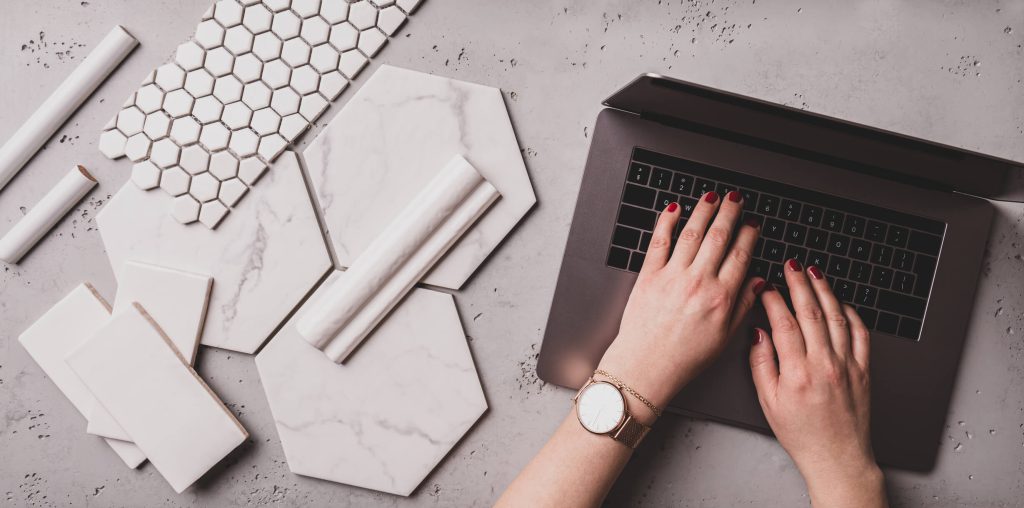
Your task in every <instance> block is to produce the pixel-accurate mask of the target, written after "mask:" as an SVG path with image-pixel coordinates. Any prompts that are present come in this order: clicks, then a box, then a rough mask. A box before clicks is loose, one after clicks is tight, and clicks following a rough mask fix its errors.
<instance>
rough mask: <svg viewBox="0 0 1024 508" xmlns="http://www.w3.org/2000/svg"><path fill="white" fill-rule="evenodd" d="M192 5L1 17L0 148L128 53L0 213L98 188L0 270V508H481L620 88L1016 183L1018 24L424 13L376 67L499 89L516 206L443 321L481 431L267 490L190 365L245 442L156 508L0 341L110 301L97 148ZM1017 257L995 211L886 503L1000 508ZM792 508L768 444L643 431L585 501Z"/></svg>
mask: <svg viewBox="0 0 1024 508" xmlns="http://www.w3.org/2000/svg"><path fill="white" fill-rule="evenodd" d="M208 3H209V0H155V1H149V2H145V6H143V4H144V2H141V1H131V0H88V1H79V0H74V1H68V0H61V1H57V0H49V1H37V0H4V2H3V6H4V8H5V12H4V14H3V15H0V66H2V67H0V68H2V69H4V71H3V72H0V139H6V138H7V137H8V136H9V135H10V134H11V133H12V132H14V130H15V128H16V127H17V125H19V123H20V122H21V121H23V120H24V119H25V118H26V117H27V116H28V115H29V113H30V112H31V111H32V110H33V109H34V108H35V106H36V105H37V104H38V103H39V102H41V101H42V99H43V98H44V97H45V96H46V95H47V94H48V93H49V91H50V90H52V89H53V88H54V87H55V86H56V85H57V83H58V82H59V81H60V80H61V79H62V78H63V76H64V75H66V74H67V73H68V72H70V71H71V69H72V68H73V67H74V65H76V64H77V63H78V62H79V61H80V60H81V59H82V58H83V57H84V56H85V55H86V54H87V52H88V50H89V48H90V47H92V45H93V44H95V43H96V42H97V41H98V40H99V39H100V38H101V37H102V36H103V35H104V34H105V33H106V32H107V30H108V29H109V28H110V27H111V25H112V24H114V23H121V24H124V25H125V26H126V27H127V28H128V29H129V30H130V31H132V32H133V33H134V34H136V35H137V36H138V37H139V38H140V39H141V41H142V46H141V47H140V48H139V49H138V50H136V52H135V53H134V54H133V55H132V56H131V57H130V58H129V60H128V61H127V63H126V64H125V65H124V66H123V67H122V68H121V69H120V70H119V71H117V73H116V74H115V75H114V76H113V78H112V79H111V80H109V81H108V82H107V83H106V84H105V85H104V86H103V88H101V89H100V90H99V92H98V93H97V94H95V95H94V96H93V97H92V98H91V99H90V100H89V101H88V102H87V103H86V105H85V106H84V107H83V108H82V109H81V110H80V111H79V112H78V114H76V115H75V116H74V117H73V118H72V119H71V121H70V122H69V123H68V124H67V125H65V126H64V128H62V129H61V131H60V132H59V133H58V134H57V135H56V136H55V137H54V139H53V140H51V141H50V142H49V144H48V145H47V147H46V149H45V150H44V151H43V152H41V153H40V154H39V156H37V157H36V158H35V160H34V161H33V162H32V163H31V165H30V166H29V167H27V168H26V169H25V170H24V171H23V172H22V174H21V175H20V176H18V177H17V178H16V179H15V180H14V181H13V182H12V183H11V184H10V186H8V187H7V188H6V189H4V192H3V193H2V195H0V231H6V230H7V229H8V228H10V226H11V224H13V222H14V221H15V220H17V218H19V217H20V216H21V215H22V214H23V213H24V210H25V208H26V207H30V206H32V204H33V203H35V202H36V201H37V200H38V199H39V198H40V197H41V196H42V195H43V194H44V192H45V191H46V190H47V189H48V187H49V186H50V185H51V184H52V183H53V182H55V181H56V180H57V179H58V178H59V177H60V176H61V175H62V174H63V173H64V172H65V171H66V170H67V168H68V166H69V165H70V164H72V163H83V164H85V165H86V166H87V167H89V168H91V169H93V171H94V174H97V175H98V177H99V179H100V180H101V186H100V188H99V189H98V190H96V191H95V192H94V193H93V194H92V195H91V197H90V198H88V199H87V200H86V202H84V203H83V204H82V205H81V206H79V207H78V208H77V209H76V210H75V211H74V212H73V213H72V214H71V216H70V217H69V218H68V219H67V220H65V221H64V222H63V223H62V224H61V225H60V226H59V228H57V230H56V231H55V232H54V233H53V234H52V235H50V237H48V238H47V239H46V240H45V241H43V242H42V244H41V245H40V247H39V248H38V249H36V250H35V251H34V252H32V253H31V254H30V255H29V256H28V257H27V258H26V260H25V262H24V264H22V265H20V266H18V267H6V266H5V267H3V269H2V270H0V411H2V416H0V504H2V505H5V506H63V505H76V506H242V505H282V506H298V505H314V506H324V505H328V504H331V505H337V506H349V505H350V506H366V505H371V504H380V505H427V506H430V505H445V506H452V505H456V506H477V505H489V504H490V503H492V502H493V500H494V499H495V497H496V496H497V494H498V493H499V492H500V491H501V490H502V489H503V488H504V487H505V485H507V484H508V482H510V481H511V479H512V478H513V476H514V475H515V474H516V473H517V472H518V470H519V469H520V468H521V467H522V466H523V465H524V464H525V463H526V461H527V460H529V458H530V457H531V456H532V455H533V453H534V452H535V451H536V450H537V449H538V448H539V447H540V446H541V444H542V443H543V442H544V441H545V440H546V439H547V437H548V435H549V433H550V432H551V431H552V429H554V427H555V426H556V425H557V423H558V422H559V421H560V419H561V418H562V416H563V415H564V414H565V412H566V411H567V410H568V408H569V396H570V393H569V392H568V391H567V390H561V389H556V388H554V387H551V386H546V385H545V384H544V383H542V382H540V381H539V380H538V379H537V377H536V375H535V374H534V366H535V363H536V355H537V351H538V350H539V344H540V341H541V337H542V333H543V327H544V323H545V319H546V316H547V310H548V305H549V303H550V298H551V294H552V292H553V287H554V281H555V276H556V274H557V271H558V266H559V262H560V258H561V251H562V246H563V244H564V241H565V238H566V235H567V232H568V226H569V222H570V220H571V216H572V210H573V206H574V202H575V199H574V198H575V195H576V192H577V189H578V186H579V180H580V176H581V174H582V166H583V161H584V159H585V156H586V150H587V146H588V143H589V141H590V140H589V134H590V128H591V126H592V124H593V121H594V118H595V115H596V114H597V112H598V110H599V103H600V101H601V100H602V99H603V98H604V97H605V96H606V95H607V94H609V93H610V92H612V91H613V90H615V89H616V88H618V87H619V86H620V85H622V84H623V83H625V82H626V81H628V80H629V79H630V78H632V77H634V76H635V75H636V74H638V73H640V72H647V71H650V72H660V73H664V74H668V75H672V76H677V77H681V78H685V79H689V80H693V81H697V82H701V83H705V84H708V85H713V86H718V87H722V88H726V89H728V90H731V91H735V92H739V93H744V94H749V95H753V96H756V97H760V98H763V99H768V100H772V101H777V102H782V103H785V104H789V105H794V106H797V107H800V108H804V109H810V110H813V111H816V112H819V113H825V114H829V115H835V116H839V117H842V118H846V119H849V120H853V121H858V122H863V123H868V124H872V125H876V126H879V127H883V128H887V129H892V130H896V131H900V132H905V133H908V134H912V135H916V136H921V137H925V138H929V139H934V140H937V141H940V142H945V143H949V144H953V145H957V146H961V147H965V148H969V149H976V150H981V151H984V152H988V153H992V154H995V155H999V156H1003V157H1008V158H1013V159H1017V160H1024V143H1022V141H1024V81H1022V80H1024V49H1022V42H1024V2H1020V1H1016V2H995V1H977V0H965V1H923V0H919V1H895V0H870V1H869V0H865V1H855V2H850V1H831V2H820V1H817V2H816V1H807V0H805V1H770V0H760V1H758V0H741V1H736V2H729V1H722V0H718V1H689V0H672V1H668V0H662V1H653V0H644V1H640V0H575V1H573V0H520V1H497V0H486V1H483V0H428V1H427V2H426V4H424V7H423V8H422V9H421V10H420V11H419V13H417V15H416V16H415V17H414V18H413V21H412V23H411V24H410V25H407V26H406V27H405V28H403V30H402V32H401V34H400V37H399V38H398V40H396V41H394V42H393V43H392V44H391V45H390V46H389V47H387V48H385V50H384V51H383V52H382V54H381V58H379V59H378V60H377V62H376V63H378V64H379V63H380V62H382V61H386V62H388V63H390V64H395V65H401V66H407V67H410V68H413V69H418V70H425V71H429V72H434V73H438V74H441V75H445V76H450V77H455V78H460V79H466V80H471V81H477V82H481V83H486V84H490V85H495V86H499V87H501V88H502V89H503V90H504V91H505V98H506V102H507V103H508V106H509V108H510V110H511V113H512V118H513V121H514V123H515V126H516V129H517V132H518V135H519V142H520V144H521V146H522V149H523V153H524V155H525V157H526V161H527V165H528V167H529V169H530V173H531V177H532V178H533V182H534V185H535V187H536V190H537V194H538V196H539V199H540V205H539V206H538V207H537V208H536V209H534V211H533V212H532V213H531V214H529V215H528V216H527V217H526V219H525V220H524V221H523V223H522V225H521V226H520V227H519V228H518V229H517V230H516V231H515V232H514V233H513V234H512V235H511V236H510V237H509V238H508V239H507V241H506V242H505V243H504V244H503V245H502V247H501V248H500V249H499V250H498V251H497V252H496V253H495V255H494V256H492V258H491V259H490V260H489V262H488V263H486V264H485V265H484V267H483V268H482V269H481V270H480V272H478V274H477V275H476V276H475V278H474V279H472V280H471V282H470V283H469V285H468V287H467V288H466V289H465V290H464V291H463V292H462V293H461V294H460V296H459V299H458V304H459V307H460V309H459V310H460V312H461V315H462V319H463V322H464V325H465V327H466V331H467V333H468V335H470V337H471V347H472V349H473V354H474V356H475V358H476V361H477V364H478V367H479V370H480V372H481V376H482V378H483V384H484V389H485V391H486V393H487V397H488V400H489V402H490V405H491V410H490V412H489V413H488V414H487V415H485V416H484V417H483V419H482V420H481V421H480V423H479V424H478V425H477V426H476V427H475V428H474V429H473V431H472V432H471V433H470V434H469V435H468V436H467V437H466V438H465V439H464V440H463V441H462V442H461V443H460V444H459V445H458V446H457V447H456V448H455V449H454V450H453V451H452V453H451V454H450V455H449V457H448V458H447V459H446V460H445V461H444V462H443V463H442V464H441V465H440V466H439V467H438V469H437V470H436V471H435V472H434V473H433V474H432V475H430V476H429V477H428V478H427V479H426V481H424V483H423V485H422V486H421V487H420V488H419V489H418V490H417V492H416V493H415V495H414V496H412V497H411V498H409V499H403V498H397V497H391V496H387V495H382V494H377V493H374V492H368V491H364V490H360V489H354V488H350V487H345V486H341V485H337V484H333V483H328V482H323V481H317V480H312V479H308V478H302V477H299V476H296V475H293V474H291V473H289V472H288V467H287V465H286V464H285V462H284V456H283V454H282V451H281V446H280V443H279V441H278V439H277V436H276V434H275V432H274V427H273V424H272V422H271V418H270V412H269V410H268V408H267V404H266V401H265V399H264V397H263V392H262V390H261V389H260V381H259V379H258V378H257V376H256V370H255V368H254V366H253V362H252V358H250V357H248V356H246V355H241V354H236V353H228V352H224V351H215V350H209V349H205V350H204V351H203V352H202V353H201V355H200V365H199V370H200V372H201V373H202V374H203V376H204V377H205V378H206V379H207V380H208V381H209V383H210V384H211V385H212V387H213V388H214V389H215V390H216V391H217V393H219V394H220V395H221V397H222V398H223V399H224V400H225V401H226V402H228V403H229V405H230V407H231V408H232V409H233V410H234V411H235V412H236V413H237V414H238V415H239V417H240V419H241V421H242V422H243V423H244V424H245V426H246V428H248V429H249V431H250V432H251V434H252V440H251V442H250V443H248V444H247V445H245V446H243V447H242V449H240V450H239V451H238V452H237V453H235V454H234V455H232V456H231V457H230V458H229V459H228V460H226V461H225V462H224V463H223V464H222V465H221V466H219V467H218V468H217V469H216V470H215V471H214V472H212V473H210V474H209V475H207V476H206V477H205V478H204V479H203V480H202V481H201V482H200V483H199V484H198V485H197V486H195V487H194V488H192V489H190V490H189V491H188V492H186V493H185V494H182V495H180V496H178V495H175V494H174V493H173V492H172V491H171V489H170V488H169V487H168V486H167V484H166V483H165V482H164V481H163V480H162V479H161V478H160V477H159V475H158V474H157V473H156V471H155V470H154V469H153V468H152V466H148V465H147V466H145V467H143V468H142V469H141V470H140V471H138V472H132V471H128V470H126V469H125V468H124V467H123V465H122V464H121V463H120V461H119V460H118V459H117V458H116V457H115V456H114V455H113V454H112V453H111V452H110V450H108V449H107V448H106V447H105V446H104V445H103V443H102V442H100V441H99V440H98V439H95V438H90V437H88V436H86V435H85V421H84V420H83V419H82V418H81V417H79V416H78V414H77V413H76V412H75V411H74V409H73V408H72V407H71V405H70V404H69V403H68V402H67V401H66V400H65V399H64V398H63V396H62V395H61V394H60V393H59V392H58V391H57V389H56V388H55V387H54V386H53V384H52V383H50V381H49V380H48V379H46V378H45V376H43V374H42V372H41V371H40V370H39V368H38V367H37V366H36V365H35V364H34V363H33V362H32V360H31V359H30V358H29V357H28V355H27V354H26V353H25V351H24V350H23V349H22V348H21V347H20V345H18V344H17V341H16V337H17V335H18V334H19V333H20V332H21V331H22V330H23V329H24V328H25V327H27V326H28V325H29V324H30V323H31V322H32V321H33V320H34V319H35V318H36V317H38V316H39V315H40V314H41V313H42V312H43V311H44V310H45V309H47V308H48V307H49V306H50V305H52V304H53V303H54V302H55V301H56V300H57V299H58V298H60V297H61V296H62V295H63V294H65V293H66V292H67V291H68V290H70V289H71V288H72V287H73V286H74V285H75V284H77V283H78V282H81V281H83V280H89V281H92V282H94V283H95V284H96V285H97V287H98V288H99V289H100V291H101V292H103V293H104V294H105V295H107V296H108V297H111V296H113V294H114V282H113V275H112V273H111V272H110V268H109V267H108V265H107V263H106V260H105V256H104V254H103V245H102V244H101V242H100V238H99V235H98V234H97V232H96V229H95V222H94V220H93V219H94V217H95V215H96V212H97V211H98V210H99V209H101V208H102V206H103V204H104V203H105V202H106V201H107V199H108V198H109V195H110V194H112V193H113V192H114V191H115V190H116V189H117V188H118V186H119V185H120V184H121V183H122V182H124V181H125V180H126V179H127V177H128V169H129V164H128V163H126V162H124V161H119V162H116V163H115V162H111V161H108V160H106V159H105V158H103V156H102V155H101V154H100V153H99V152H98V151H96V149H95V140H96V138H97V134H98V132H99V129H100V127H101V126H102V125H103V124H104V123H105V122H106V120H107V119H108V118H109V117H110V116H111V115H112V114H113V113H114V112H115V111H116V110H117V107H118V105H120V104H121V102H122V101H123V100H124V97H125V96H126V95H127V94H128V93H129V92H130V91H132V90H134V89H135V87H136V85H137V83H138V82H139V81H140V80H141V79H142V77H143V76H144V75H145V74H146V73H147V72H148V71H149V70H150V69H151V68H153V67H155V66H156V65H157V64H159V63H161V62H162V61H164V60H165V59H166V58H167V57H168V55H170V54H171V53H172V51H173V48H174V47H175V46H176V45H177V44H178V43H180V42H181V41H183V40H184V39H185V38H186V37H187V36H188V35H189V34H190V33H191V31H192V30H193V28H194V26H195V24H196V22H197V20H198V19H199V16H200V14H201V13H202V12H203V10H205V9H206V7H207V5H208ZM371 72H372V67H371V69H368V71H366V72H364V74H363V79H365V77H366V76H368V75H369V74H370V73H371ZM345 97H347V95H345V96H343V98H342V102H344V98H345ZM337 107H338V105H335V106H334V107H333V108H332V111H337ZM332 116H333V115H332V112H328V113H327V114H326V115H325V117H324V119H323V120H321V121H320V122H319V125H318V128H319V127H320V126H322V125H323V124H324V123H325V122H326V121H327V120H329V119H330V118H331V117H332ZM307 139H308V137H307ZM382 199H386V197H382ZM228 220H231V218H230V217H229V218H228ZM1022 252H1024V206H1021V205H1005V204H1001V205H999V215H998V217H997V219H996V223H995V225H994V229H993V233H992V237H991V240H990V244H989V253H988V256H987V259H986V261H985V270H984V274H983V278H982V280H981V281H980V287H979V293H978V297H977V299H976V301H975V302H969V301H965V302H964V305H972V306H973V308H974V313H973V319H972V323H971V328H970V337H969V339H968V347H967V352H966V356H965V358H964V361H963V367H962V369H961V374H960V378H959V380H958V384H957V390H956V393H955V395H954V400H953V406H952V409H951V412H950V415H949V418H948V420H949V422H948V432H947V438H946V439H944V440H943V442H942V443H941V444H940V446H941V447H942V451H941V456H940V459H939V464H938V466H937V468H936V469H935V471H933V472H932V473H930V474H927V475H923V474H908V473H904V472H898V471H889V472H888V474H887V476H888V479H889V488H890V495H891V498H892V500H893V503H894V505H895V506H922V505H925V504H928V505H930V506H957V505H965V504H966V505H973V506H1019V505H1020V503H1021V500H1022V499H1024V259H1022V257H1021V256H1022ZM806 502H807V498H806V494H805V491H804V487H803V483H802V481H801V479H800V477H799V476H798V475H797V473H796V471H795V470H794V468H793V466H792V465H791V463H790V461H789V459H788V458H787V456H786V455H785V454H784V453H783V451H782V450H781V449H780V448H779V447H778V445H777V444H776V443H775V442H774V441H773V440H771V439H768V438H765V437H762V436H759V435H756V434H752V433H749V432H745V431H742V430H737V429H733V428H729V427H725V426H722V425H716V424H709V423H705V422H699V421H693V420H689V419H684V418H679V417H666V418H664V419H663V420H662V421H661V422H660V424H659V425H658V427H657V429H656V431H655V433H654V435H653V437H652V438H651V439H650V440H649V442H648V444H647V445H646V446H645V447H644V448H643V450H642V451H641V452H639V453H638V454H637V456H636V458H635V460H634V461H633V462H632V463H631V464H630V466H629V467H628V469H627V471H626V473H625V475H624V477H623V478H622V479H621V481H620V482H619V484H618V485H617V487H616V488H615V490H614V492H613V494H612V496H611V498H610V501H609V504H610V505H613V506H627V505H645V506H657V505H681V506H750V505H756V506H798V505H802V504H806Z"/></svg>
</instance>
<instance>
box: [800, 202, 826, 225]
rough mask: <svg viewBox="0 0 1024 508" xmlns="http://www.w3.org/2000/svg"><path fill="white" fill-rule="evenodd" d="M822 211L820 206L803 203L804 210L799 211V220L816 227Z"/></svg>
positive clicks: (819, 222) (819, 221) (819, 223)
mask: <svg viewBox="0 0 1024 508" xmlns="http://www.w3.org/2000/svg"><path fill="white" fill-rule="evenodd" d="M824 211H825V210H823V209H822V208H821V207H820V206H811V205H804V211H803V212H801V213H800V222H801V223H803V224H805V225H807V226H814V227H818V226H820V225H821V214H822V213H824Z"/></svg>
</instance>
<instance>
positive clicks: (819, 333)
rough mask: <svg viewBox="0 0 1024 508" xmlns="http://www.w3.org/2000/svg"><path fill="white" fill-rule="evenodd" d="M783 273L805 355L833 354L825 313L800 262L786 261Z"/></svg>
mask: <svg viewBox="0 0 1024 508" xmlns="http://www.w3.org/2000/svg"><path fill="white" fill-rule="evenodd" d="M783 272H785V274H786V285H787V286H789V298H790V299H791V300H793V309H794V310H795V311H796V321H797V323H800V331H802V332H803V336H804V342H805V343H806V344H807V354H808V355H831V354H833V353H832V342H831V341H830V340H829V334H828V325H826V324H825V313H824V312H822V310H821V306H820V305H818V297H817V296H815V295H814V290H813V289H811V283H810V281H808V280H807V276H806V275H804V269H803V267H802V266H800V262H799V261H797V260H795V259H790V260H788V261H786V267H785V268H784V269H783Z"/></svg>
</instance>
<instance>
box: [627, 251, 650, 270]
mask: <svg viewBox="0 0 1024 508" xmlns="http://www.w3.org/2000/svg"><path fill="white" fill-rule="evenodd" d="M645 256H646V255H645V254H644V253H643V252H634V253H633V255H632V256H630V258H629V271H631V272H637V273H640V268H642V267H643V266H644V257H645Z"/></svg>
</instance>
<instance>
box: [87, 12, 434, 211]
mask: <svg viewBox="0 0 1024 508" xmlns="http://www.w3.org/2000/svg"><path fill="white" fill-rule="evenodd" d="M418 4H419V0H404V1H403V2H394V1H391V0H345V1H340V0H339V1H321V0H294V1H291V0H218V1H217V2H216V3H215V4H214V5H213V6H211V7H210V8H209V9H208V10H207V11H206V13H204V14H203V17H202V20H201V21H200V22H199V24H198V26H197V27H196V31H195V33H194V35H193V38H192V40H190V41H188V42H185V43H183V44H180V45H179V46H178V47H177V48H176V50H175V52H174V54H173V56H172V57H171V58H170V59H169V61H168V62H167V63H165V64H163V65H161V66H159V67H158V68H157V69H154V70H153V71H152V72H150V73H149V74H148V75H147V76H146V79H144V80H143V82H142V84H141V85H140V87H139V89H138V90H137V91H136V92H134V93H133V94H132V95H131V96H130V97H129V98H128V100H127V101H126V102H125V104H124V106H123V108H122V111H121V112H120V113H119V114H118V115H117V117H115V119H113V120H112V121H111V122H109V123H108V124H107V126H105V127H104V132H103V133H102V134H101V136H100V143H99V148H100V151H101V152H103V154H104V155H106V156H107V157H110V158H118V157H122V156H127V157H128V158H129V159H131V160H132V161H133V162H140V161H144V160H147V159H148V158H150V157H157V158H161V157H162V159H161V162H157V161H154V162H156V163H157V165H158V166H162V167H166V166H167V165H170V164H173V162H171V158H170V157H168V155H170V154H172V151H171V150H168V147H167V146H165V144H159V142H160V141H163V140H165V139H166V140H168V142H170V143H172V144H176V145H177V146H178V147H182V148H184V147H186V146H190V145H194V144H196V143H198V144H199V149H200V150H204V151H218V150H224V149H227V150H230V151H231V152H233V153H234V155H235V156H237V157H240V158H244V157H248V156H251V155H255V156H257V157H258V158H259V159H261V162H263V163H264V167H265V165H266V164H269V163H271V162H273V160H274V159H275V158H276V157H277V156H278V155H279V154H280V153H281V152H282V151H284V149H285V148H287V146H288V144H289V143H291V142H294V141H295V140H296V139H297V138H298V137H299V136H300V135H301V134H302V133H303V132H305V131H306V130H307V129H308V127H309V124H310V122H312V121H314V120H316V119H317V118H318V117H319V116H320V115H322V114H323V112H324V111H325V110H326V109H327V107H328V106H329V105H330V102H331V101H333V100H335V99H336V98H337V97H338V96H339V95H340V94H341V93H342V91H344V90H345V89H346V88H347V87H348V83H349V80H350V79H353V78H355V77H356V76H357V75H358V74H359V72H360V71H361V70H362V69H363V68H364V67H365V66H366V64H367V62H368V58H369V57H370V56H374V55H375V54H377V53H378V52H379V51H380V49H381V47H382V46H383V45H384V44H385V43H386V42H387V38H388V37H389V36H391V35H393V34H394V33H395V31H396V30H397V29H398V27H400V26H401V25H402V24H403V23H404V22H405V20H406V19H407V17H408V15H409V14H411V13H412V11H413V10H415V8H416V7H417V6H418ZM239 101H241V103H239ZM242 104H244V105H245V106H247V107H248V109H249V110H251V111H260V110H265V111H264V112H263V113H262V114H260V115H255V114H250V113H249V112H247V111H245V110H244V109H243V108H242ZM225 106H227V107H225ZM151 147H152V148H151ZM171 181H172V182H174V181H175V178H171ZM253 181H255V180H253ZM240 182H246V180H245V179H240ZM249 184H250V183H248V182H246V183H245V185H249ZM173 188H175V189H178V188H179V186H173ZM245 190H248V187H246V189H245ZM245 194H246V192H244V191H242V192H238V191H236V190H229V191H228V192H227V195H229V196H230V197H231V199H234V200H237V199H240V198H241V196H243V195H245ZM181 206H185V205H181ZM230 206H232V205H229V207H230ZM187 208H188V210H189V213H184V214H182V213H181V212H180V211H179V212H176V213H178V215H180V216H184V217H188V218H190V219H192V217H191V216H192V215H193V214H192V213H191V205H188V207H187ZM222 213H227V209H226V208H225V209H224V210H221V209H219V208H218V209H214V207H210V210H209V211H205V210H204V211H200V212H199V214H198V216H197V218H195V219H192V220H188V221H183V222H185V223H191V222H200V223H203V224H206V225H208V226H209V225H210V224H216V223H219V222H220V220H221V219H222V218H223V216H222ZM203 217H206V218H207V220H204V219H203Z"/></svg>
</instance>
